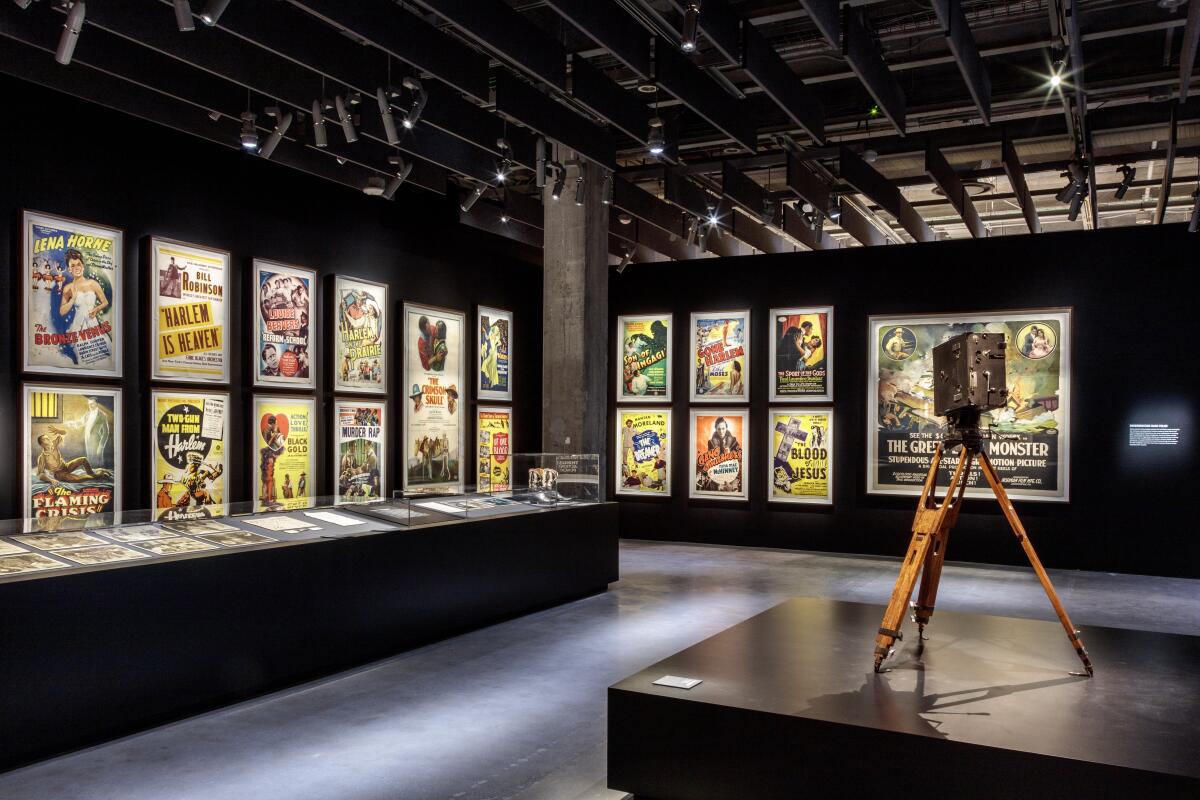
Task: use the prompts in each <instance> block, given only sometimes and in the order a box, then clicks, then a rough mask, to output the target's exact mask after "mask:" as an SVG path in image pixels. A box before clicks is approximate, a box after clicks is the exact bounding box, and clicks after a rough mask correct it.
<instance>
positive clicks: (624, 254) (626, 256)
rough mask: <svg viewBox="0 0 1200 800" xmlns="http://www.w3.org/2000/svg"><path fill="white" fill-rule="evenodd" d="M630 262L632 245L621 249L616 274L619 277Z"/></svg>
mask: <svg viewBox="0 0 1200 800" xmlns="http://www.w3.org/2000/svg"><path fill="white" fill-rule="evenodd" d="M631 261H633V245H631V244H627V245H625V246H624V247H622V248H621V263H620V264H617V274H618V275H620V274H621V273H622V272H624V271H625V268H626V267H628V266H629V264H630V262H631Z"/></svg>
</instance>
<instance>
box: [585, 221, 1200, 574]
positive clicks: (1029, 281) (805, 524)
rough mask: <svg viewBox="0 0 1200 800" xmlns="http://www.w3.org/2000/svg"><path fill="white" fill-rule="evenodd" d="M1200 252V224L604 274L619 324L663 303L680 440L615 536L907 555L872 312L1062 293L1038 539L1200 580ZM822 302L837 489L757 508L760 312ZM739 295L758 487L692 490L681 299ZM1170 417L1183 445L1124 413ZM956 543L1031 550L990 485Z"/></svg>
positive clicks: (981, 550)
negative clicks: (1063, 496)
mask: <svg viewBox="0 0 1200 800" xmlns="http://www.w3.org/2000/svg"><path fill="white" fill-rule="evenodd" d="M1197 269H1200V236H1195V235H1190V234H1188V233H1187V230H1186V228H1185V227H1184V226H1182V225H1169V226H1161V227H1160V226H1147V227H1128V228H1113V229H1106V230H1100V231H1084V232H1078V233H1058V234H1042V235H1038V236H1013V237H1000V238H996V239H988V240H986V241H953V242H937V243H931V244H926V245H906V246H893V247H878V248H871V249H851V250H840V251H828V252H823V253H794V254H786V255H777V256H763V255H759V256H749V257H740V258H729V259H709V260H701V261H691V262H676V263H674V264H654V265H645V266H638V265H634V266H631V267H630V268H629V269H627V270H625V272H624V273H623V274H622V275H615V274H614V275H613V276H612V279H611V280H612V282H611V286H610V297H611V298H612V299H611V301H610V303H611V308H610V311H611V314H612V321H611V326H612V329H613V330H614V331H615V330H616V316H617V315H618V314H631V313H651V312H663V311H670V312H673V313H674V315H675V317H674V321H675V331H674V334H673V335H674V337H675V339H674V342H673V344H674V348H675V350H674V352H675V359H674V362H675V363H674V367H673V368H674V370H675V371H674V373H673V376H672V378H673V386H674V391H673V394H674V397H675V400H674V401H673V403H672V404H671V406H672V409H673V420H672V422H673V434H674V436H673V439H674V444H673V445H672V446H671V456H672V457H673V462H672V463H673V468H672V470H671V472H672V475H671V480H672V486H671V491H672V496H671V497H670V498H666V499H663V498H628V497H624V496H622V497H621V498H620V504H621V535H622V536H625V537H631V538H644V539H669V540H682V541H695V542H720V543H729V544H744V545H759V546H769V547H783V548H800V549H807V550H827V551H835V552H853V553H876V554H883V555H890V556H898V555H900V554H901V553H902V552H903V551H904V548H905V546H906V545H907V543H908V539H909V537H910V526H911V524H912V516H913V511H914V509H915V506H916V498H907V497H904V498H895V497H881V496H875V495H867V494H866V465H865V459H866V438H865V437H866V413H867V412H866V396H867V369H868V367H867V363H868V362H867V354H868V351H867V318H868V316H870V315H872V314H911V313H936V312H975V311H980V310H991V309H1024V308H1039V307H1049V306H1071V307H1073V312H1074V313H1073V316H1072V326H1073V336H1074V338H1073V342H1072V359H1073V362H1074V363H1073V375H1072V378H1071V380H1072V384H1071V392H1072V406H1073V409H1072V418H1071V461H1070V465H1071V466H1070V476H1069V478H1070V496H1071V501H1070V503H1068V504H1053V503H1033V502H1020V501H1018V502H1017V503H1016V505H1017V510H1018V513H1019V514H1020V515H1021V517H1022V519H1023V521H1024V523H1025V527H1026V529H1027V531H1028V532H1029V535H1030V539H1031V540H1032V541H1033V543H1034V545H1035V546H1036V548H1037V550H1038V553H1039V555H1040V556H1041V558H1042V560H1043V562H1044V563H1046V565H1047V566H1052V567H1062V568H1078V569H1094V570H1107V571H1114V572H1127V573H1145V574H1157V575H1176V576H1186V577H1193V578H1194V577H1200V545H1198V544H1197V542H1198V539H1197V536H1196V534H1195V525H1194V523H1193V522H1192V515H1193V514H1194V511H1193V508H1194V503H1195V499H1196V486H1197V484H1196V480H1195V479H1196V477H1197V475H1198V471H1197V458H1196V438H1195V427H1194V425H1195V422H1196V417H1197V415H1196V410H1197V397H1196V393H1197V390H1198V388H1200V382H1198V381H1197V380H1196V378H1195V368H1194V361H1195V356H1194V348H1195V342H1196V341H1197V333H1196V318H1197V315H1196V313H1195V308H1196V299H1195V298H1196V271H1197ZM826 304H828V305H833V306H835V313H834V335H835V340H834V403H833V405H834V410H835V411H834V413H835V421H834V425H835V448H836V449H835V458H834V470H835V475H834V477H835V480H834V491H835V497H834V504H833V506H832V507H816V506H809V507H788V508H780V507H779V506H777V505H773V506H770V507H768V504H767V501H766V493H767V475H766V474H765V469H764V468H763V467H762V465H761V462H762V461H763V459H762V458H760V457H759V456H758V455H753V454H754V453H758V454H761V453H763V449H762V448H764V447H766V446H767V417H768V414H769V411H768V407H769V404H768V402H767V397H768V392H767V380H768V374H769V373H768V370H769V368H770V362H769V359H768V347H769V340H768V328H769V323H768V312H769V309H771V308H772V307H785V306H793V305H796V306H803V305H826ZM747 306H749V307H750V308H751V309H752V314H753V320H752V324H753V329H752V332H751V347H752V352H751V357H750V373H751V374H750V376H749V386H750V392H751V395H750V396H751V403H750V408H751V420H750V435H751V437H752V438H751V442H752V445H751V452H752V457H751V460H750V464H749V488H750V500H749V501H748V502H743V503H729V502H713V501H701V500H689V499H688V497H687V494H688V492H687V489H688V481H689V480H690V479H691V474H690V470H689V467H690V460H691V459H690V456H689V453H688V436H687V425H688V400H687V397H688V391H687V388H688V382H689V381H690V380H691V378H692V375H691V371H690V369H689V364H690V361H689V359H688V357H687V355H686V354H687V353H689V352H690V350H689V345H690V344H691V342H690V337H689V335H688V331H687V325H688V315H689V314H690V313H691V312H692V311H697V310H704V309H709V310H712V309H721V308H729V309H737V308H745V307H747ZM615 336H616V334H615V333H614V334H613V338H614V340H615ZM612 346H614V347H615V343H614V344H613V345H612ZM614 380H615V378H610V383H612V382H613V381H614ZM615 388H616V387H615V385H614V386H611V388H610V394H609V397H613V396H614V394H615ZM609 405H610V408H609V431H610V435H609V445H608V446H609V448H610V452H609V457H610V461H611V460H613V459H615V458H616V452H615V444H614V435H615V434H614V433H613V425H614V419H615V413H614V410H613V409H614V406H613V405H612V403H611V402H610V404H609ZM788 405H793V404H792V403H789V404H788ZM709 408H715V407H713V406H709ZM1164 421H1165V422H1171V423H1173V424H1177V425H1180V426H1181V427H1182V428H1183V432H1182V441H1181V443H1180V444H1179V446H1177V447H1174V448H1166V447H1163V448H1144V449H1135V448H1131V447H1129V446H1128V444H1127V440H1128V426H1129V424H1130V423H1131V422H1164ZM611 463H615V461H611ZM610 483H611V478H610ZM610 491H611V490H610ZM947 552H948V557H949V558H950V559H952V560H959V561H983V562H993V563H1011V564H1021V563H1026V562H1024V554H1023V553H1022V551H1021V549H1020V547H1019V546H1018V544H1017V543H1016V541H1015V540H1014V538H1013V536H1012V534H1011V533H1010V532H1009V530H1008V527H1007V525H1006V524H1005V522H1004V519H1003V518H1002V517H1001V516H1000V513H999V508H998V506H997V505H996V503H995V501H993V500H968V501H967V505H966V506H965V507H964V509H963V512H962V514H961V516H960V518H959V522H958V527H957V529H956V530H955V533H954V535H953V536H952V537H951V539H950V545H949V548H948V551H947Z"/></svg>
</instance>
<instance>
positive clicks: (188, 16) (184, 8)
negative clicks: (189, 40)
mask: <svg viewBox="0 0 1200 800" xmlns="http://www.w3.org/2000/svg"><path fill="white" fill-rule="evenodd" d="M175 27H177V28H179V30H180V32H182V33H187V32H188V31H194V30H196V20H195V19H194V18H193V17H192V4H191V3H190V2H189V0H175Z"/></svg>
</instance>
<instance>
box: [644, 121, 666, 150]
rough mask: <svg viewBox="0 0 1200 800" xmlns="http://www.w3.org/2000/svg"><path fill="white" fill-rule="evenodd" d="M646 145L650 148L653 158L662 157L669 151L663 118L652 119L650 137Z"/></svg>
mask: <svg viewBox="0 0 1200 800" xmlns="http://www.w3.org/2000/svg"><path fill="white" fill-rule="evenodd" d="M646 144H647V146H648V147H649V148H650V155H652V156H661V155H662V154H663V152H664V151H665V150H666V149H667V137H666V134H665V132H664V131H663V120H662V117H657V116H655V117H651V118H650V135H649V136H648V137H647V138H646Z"/></svg>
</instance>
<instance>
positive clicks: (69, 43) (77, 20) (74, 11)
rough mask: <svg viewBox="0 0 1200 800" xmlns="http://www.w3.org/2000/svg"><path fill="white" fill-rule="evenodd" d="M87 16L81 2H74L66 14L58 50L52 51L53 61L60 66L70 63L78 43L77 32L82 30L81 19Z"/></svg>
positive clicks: (79, 0)
mask: <svg viewBox="0 0 1200 800" xmlns="http://www.w3.org/2000/svg"><path fill="white" fill-rule="evenodd" d="M85 16H87V7H86V6H85V5H84V3H83V0H75V2H74V3H72V4H71V10H70V11H68V12H67V21H66V22H64V23H63V32H62V35H61V36H60V37H59V38H58V49H57V50H56V51H54V60H55V61H57V62H58V63H60V64H62V65H64V66H65V65H67V64H70V63H71V57H72V56H74V55H75V44H76V43H77V42H78V41H79V32H80V31H81V30H83V18H84V17H85Z"/></svg>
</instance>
